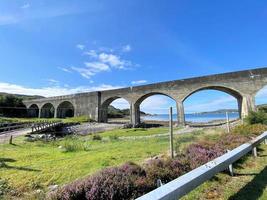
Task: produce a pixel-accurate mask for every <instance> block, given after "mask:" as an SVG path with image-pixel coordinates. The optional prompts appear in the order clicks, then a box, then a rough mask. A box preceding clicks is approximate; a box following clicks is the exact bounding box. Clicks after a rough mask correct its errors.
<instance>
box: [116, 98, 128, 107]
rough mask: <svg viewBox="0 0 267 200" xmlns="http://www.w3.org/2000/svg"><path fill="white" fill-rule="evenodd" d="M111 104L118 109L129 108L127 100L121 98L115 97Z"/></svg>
mask: <svg viewBox="0 0 267 200" xmlns="http://www.w3.org/2000/svg"><path fill="white" fill-rule="evenodd" d="M111 105H112V106H114V107H115V108H119V109H127V108H130V104H129V103H128V101H127V100H125V99H123V98H119V99H116V100H115V101H113V102H112V103H111Z"/></svg>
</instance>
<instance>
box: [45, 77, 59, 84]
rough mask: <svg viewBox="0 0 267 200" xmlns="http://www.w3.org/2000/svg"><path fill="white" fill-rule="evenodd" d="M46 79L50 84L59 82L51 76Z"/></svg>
mask: <svg viewBox="0 0 267 200" xmlns="http://www.w3.org/2000/svg"><path fill="white" fill-rule="evenodd" d="M47 81H48V82H49V83H50V84H58V83H59V81H58V80H55V79H52V78H50V79H47Z"/></svg>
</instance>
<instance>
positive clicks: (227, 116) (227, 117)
mask: <svg viewBox="0 0 267 200" xmlns="http://www.w3.org/2000/svg"><path fill="white" fill-rule="evenodd" d="M226 124H227V133H230V123H229V115H228V112H226Z"/></svg>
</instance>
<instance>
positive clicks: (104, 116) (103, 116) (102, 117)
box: [99, 107, 108, 123]
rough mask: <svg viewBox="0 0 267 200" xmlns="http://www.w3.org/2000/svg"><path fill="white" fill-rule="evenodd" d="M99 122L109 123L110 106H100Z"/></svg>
mask: <svg viewBox="0 0 267 200" xmlns="http://www.w3.org/2000/svg"><path fill="white" fill-rule="evenodd" d="M99 122H102V123H107V122H108V108H103V107H102V108H100V110H99Z"/></svg>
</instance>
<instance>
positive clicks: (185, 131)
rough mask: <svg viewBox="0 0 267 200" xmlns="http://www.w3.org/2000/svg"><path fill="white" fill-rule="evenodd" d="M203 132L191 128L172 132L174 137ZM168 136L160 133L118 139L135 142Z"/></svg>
mask: <svg viewBox="0 0 267 200" xmlns="http://www.w3.org/2000/svg"><path fill="white" fill-rule="evenodd" d="M200 130H203V128H192V127H185V128H182V129H180V130H178V131H173V134H174V135H179V134H185V133H191V132H193V131H200ZM166 136H169V133H161V134H156V135H146V136H123V137H119V139H122V140H137V139H146V138H154V137H166Z"/></svg>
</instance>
